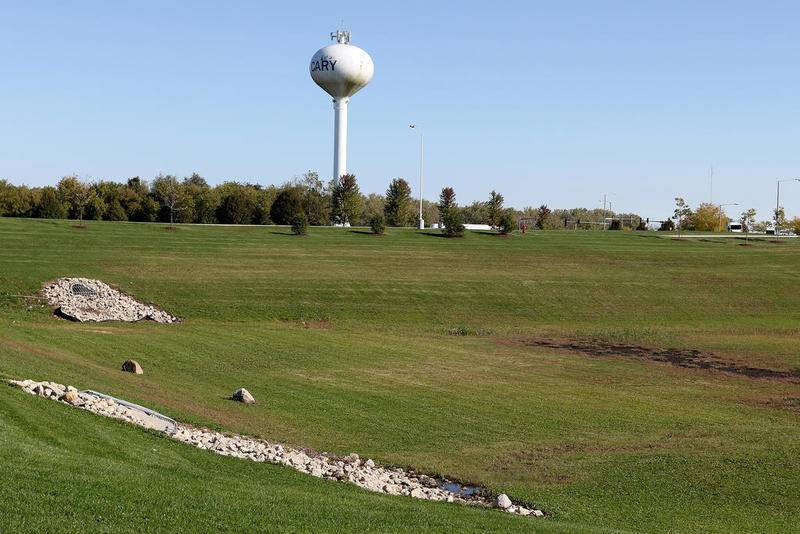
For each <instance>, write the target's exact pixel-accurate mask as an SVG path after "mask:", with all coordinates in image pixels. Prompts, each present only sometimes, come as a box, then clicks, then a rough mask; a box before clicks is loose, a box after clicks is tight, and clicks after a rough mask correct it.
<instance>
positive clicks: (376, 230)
mask: <svg viewBox="0 0 800 534" xmlns="http://www.w3.org/2000/svg"><path fill="white" fill-rule="evenodd" d="M369 227H370V228H371V229H372V233H373V234H375V235H383V233H384V232H385V231H386V220H385V219H384V218H383V214H381V213H375V214H373V215H371V216H370V218H369Z"/></svg>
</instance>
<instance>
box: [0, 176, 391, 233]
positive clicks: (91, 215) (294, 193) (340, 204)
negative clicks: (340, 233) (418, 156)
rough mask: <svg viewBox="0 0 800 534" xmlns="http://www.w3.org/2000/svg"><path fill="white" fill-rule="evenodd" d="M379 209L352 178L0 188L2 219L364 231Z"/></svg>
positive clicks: (65, 182)
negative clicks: (298, 221) (336, 226)
mask: <svg viewBox="0 0 800 534" xmlns="http://www.w3.org/2000/svg"><path fill="white" fill-rule="evenodd" d="M383 209H384V199H383V197H381V196H380V195H368V196H364V195H362V194H361V192H360V191H359V187H358V183H357V181H356V177H355V176H353V175H345V176H342V177H341V178H340V179H338V180H334V181H332V182H330V183H329V184H327V185H326V184H323V182H322V181H321V180H320V179H319V176H318V175H317V173H315V172H313V171H309V172H307V173H306V174H304V175H303V176H301V177H299V178H296V179H294V180H291V181H290V182H287V183H285V184H283V185H281V186H267V187H263V186H261V185H257V184H248V183H239V182H225V183H223V184H220V185H218V186H216V187H211V186H209V185H208V183H207V181H206V180H205V179H204V178H203V177H202V176H200V175H198V174H192V175H191V176H187V177H185V178H183V179H179V178H177V177H176V176H173V175H159V176H156V177H155V178H154V179H153V180H152V181H150V182H149V183H148V182H147V181H145V180H142V179H141V178H139V177H134V178H131V179H129V180H128V181H127V182H126V183H117V182H112V181H105V180H100V181H96V182H91V183H89V182H84V181H81V180H79V179H78V178H77V177H76V176H66V177H64V178H62V179H61V180H60V181H59V182H58V184H57V185H56V186H55V187H53V186H45V187H27V186H24V185H23V186H15V185H13V184H11V183H9V182H8V181H5V180H0V216H6V217H38V218H48V219H64V218H69V219H78V220H80V221H82V220H83V219H93V220H101V219H102V220H110V221H149V222H152V221H161V222H170V223H173V222H181V223H227V224H269V223H275V224H291V222H292V220H293V219H294V217H295V216H296V215H297V214H299V213H303V214H304V215H305V216H306V217H307V219H308V222H309V223H310V224H313V225H327V224H332V223H340V224H344V223H350V224H363V223H364V222H365V221H366V220H367V219H368V217H369V213H370V212H372V211H376V210H383Z"/></svg>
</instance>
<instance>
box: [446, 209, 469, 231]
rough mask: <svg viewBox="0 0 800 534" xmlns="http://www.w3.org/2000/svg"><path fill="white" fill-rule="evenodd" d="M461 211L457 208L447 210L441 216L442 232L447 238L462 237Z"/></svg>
mask: <svg viewBox="0 0 800 534" xmlns="http://www.w3.org/2000/svg"><path fill="white" fill-rule="evenodd" d="M462 221H463V218H462V216H461V210H460V209H458V207H452V208H449V209H448V210H447V211H445V212H444V213H443V214H442V224H444V228H442V232H444V235H446V236H447V237H462V236H463V235H464V230H465V228H464V223H463V222H462Z"/></svg>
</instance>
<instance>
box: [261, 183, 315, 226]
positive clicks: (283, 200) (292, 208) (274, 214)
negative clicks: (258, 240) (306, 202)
mask: <svg viewBox="0 0 800 534" xmlns="http://www.w3.org/2000/svg"><path fill="white" fill-rule="evenodd" d="M301 213H302V214H303V215H304V216H305V213H304V212H303V198H302V196H301V195H300V191H299V189H297V188H296V187H290V188H288V189H284V190H283V191H281V192H280V193H278V196H277V197H275V200H274V201H273V202H272V205H271V206H270V210H269V218H270V219H272V222H274V223H275V224H293V223H292V221H294V220H295V218H296V217H297V216H299V215H300V214H301ZM306 224H308V217H306Z"/></svg>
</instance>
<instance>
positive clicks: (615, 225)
mask: <svg viewBox="0 0 800 534" xmlns="http://www.w3.org/2000/svg"><path fill="white" fill-rule="evenodd" d="M608 229H609V230H622V221H620V220H619V219H612V220H611V225H610V226H609V227H608Z"/></svg>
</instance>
